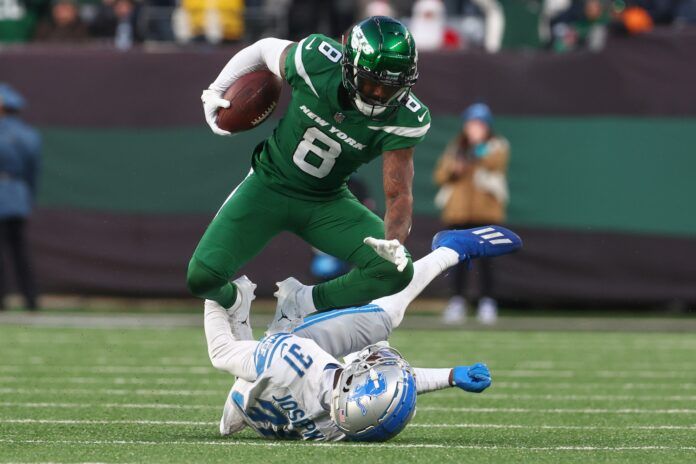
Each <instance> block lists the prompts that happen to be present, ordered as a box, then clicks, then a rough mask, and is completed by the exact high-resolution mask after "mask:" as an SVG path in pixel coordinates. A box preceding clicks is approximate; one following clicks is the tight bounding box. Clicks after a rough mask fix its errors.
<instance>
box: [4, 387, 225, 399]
mask: <svg viewBox="0 0 696 464" xmlns="http://www.w3.org/2000/svg"><path fill="white" fill-rule="evenodd" d="M231 386H232V384H231V383H230V385H229V386H228V387H227V388H220V389H218V390H150V389H144V388H138V389H134V390H129V389H123V388H120V389H119V388H45V389H44V388H0V394H25V395H42V394H49V395H114V396H127V395H138V396H219V397H222V398H224V396H225V395H226V394H227V393H228V392H229V388H230V387H231Z"/></svg>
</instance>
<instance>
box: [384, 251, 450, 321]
mask: <svg viewBox="0 0 696 464" xmlns="http://www.w3.org/2000/svg"><path fill="white" fill-rule="evenodd" d="M458 262H459V254H458V253H457V252H456V251H454V250H452V249H450V248H446V247H440V248H438V249H436V250H434V251H432V252H430V253H428V254H427V255H425V256H424V257H422V258H421V259H419V260H418V261H416V262H415V263H413V279H411V283H409V284H408V286H407V287H406V288H405V289H403V290H402V291H400V292H399V293H397V294H395V295H390V296H387V297H384V298H380V299H378V300H374V301H373V302H372V304H374V305H377V306H380V307H381V308H383V309H384V310H385V311H386V312H387V314H389V316H390V317H391V320H392V326H393V327H392V328H396V327H397V326H398V325H399V324H400V323H401V320H402V319H403V317H404V312H405V311H406V308H407V307H408V305H409V304H410V303H411V302H412V301H413V300H414V299H415V298H416V297H417V296H418V295H420V293H421V292H422V291H423V289H424V288H425V287H427V286H428V285H429V284H430V282H432V281H433V279H434V278H435V277H437V276H439V275H440V274H442V273H443V272H444V271H446V270H447V269H449V268H450V267H452V266H454V265H455V264H457V263H458Z"/></svg>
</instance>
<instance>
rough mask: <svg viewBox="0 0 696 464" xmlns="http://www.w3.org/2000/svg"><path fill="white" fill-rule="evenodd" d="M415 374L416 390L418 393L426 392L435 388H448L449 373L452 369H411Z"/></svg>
mask: <svg viewBox="0 0 696 464" xmlns="http://www.w3.org/2000/svg"><path fill="white" fill-rule="evenodd" d="M413 371H414V373H415V374H416V390H417V391H418V394H421V393H428V392H431V391H435V390H442V389H443V388H449V387H451V386H452V385H450V383H449V377H450V373H451V372H452V369H426V368H418V367H417V368H415V369H413Z"/></svg>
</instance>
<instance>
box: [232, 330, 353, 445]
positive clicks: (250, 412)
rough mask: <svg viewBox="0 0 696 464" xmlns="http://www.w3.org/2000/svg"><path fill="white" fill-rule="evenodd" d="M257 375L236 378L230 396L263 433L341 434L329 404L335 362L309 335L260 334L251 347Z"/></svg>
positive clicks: (316, 436) (333, 436)
mask: <svg viewBox="0 0 696 464" xmlns="http://www.w3.org/2000/svg"><path fill="white" fill-rule="evenodd" d="M254 364H255V366H256V373H257V375H258V377H257V378H256V380H255V381H254V382H248V381H246V380H243V379H237V381H236V382H235V383H234V385H233V386H232V391H231V392H230V398H229V399H228V401H229V402H231V403H232V404H233V407H235V408H236V409H237V410H238V411H239V412H240V413H241V414H242V415H243V416H244V422H245V423H246V424H247V425H248V426H249V427H251V428H252V429H254V430H256V432H257V433H259V435H261V436H262V437H265V438H285V439H287V438H297V439H304V440H341V439H343V438H344V435H343V433H342V432H341V431H340V430H339V429H338V427H337V426H336V424H335V423H334V422H333V421H332V420H331V416H330V413H329V409H328V408H329V406H330V402H331V391H332V389H333V375H334V372H335V369H336V368H338V367H341V365H340V363H339V362H338V361H337V360H336V359H335V358H334V357H332V356H331V355H329V354H328V353H327V352H326V351H324V350H323V349H321V348H320V347H319V345H317V344H316V343H315V342H314V341H312V340H309V339H307V338H301V337H298V336H296V335H292V334H288V333H277V334H273V335H269V336H268V337H265V338H263V339H261V341H260V342H259V345H258V346H257V348H256V351H255V352H254Z"/></svg>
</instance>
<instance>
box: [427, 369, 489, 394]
mask: <svg viewBox="0 0 696 464" xmlns="http://www.w3.org/2000/svg"><path fill="white" fill-rule="evenodd" d="M414 372H415V374H416V390H417V391H418V393H419V394H421V393H427V392H431V391H435V390H442V389H443V388H449V387H457V388H461V389H462V390H464V391H467V392H471V393H481V392H482V391H483V390H485V389H486V388H488V387H490V386H491V382H492V381H491V372H490V371H489V370H488V366H486V365H485V364H483V363H476V364H472V365H471V366H457V367H454V368H452V369H425V368H416V369H414Z"/></svg>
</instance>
